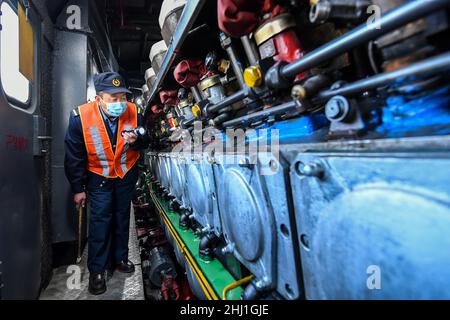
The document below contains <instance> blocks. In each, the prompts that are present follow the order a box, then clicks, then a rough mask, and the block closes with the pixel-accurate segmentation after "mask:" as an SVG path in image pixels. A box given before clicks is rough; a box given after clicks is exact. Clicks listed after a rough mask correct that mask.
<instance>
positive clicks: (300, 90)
mask: <svg viewBox="0 0 450 320" xmlns="http://www.w3.org/2000/svg"><path fill="white" fill-rule="evenodd" d="M291 97H292V98H293V99H295V100H303V99H305V97H306V90H305V88H304V87H303V86H301V85H295V86H293V87H292V90H291Z"/></svg>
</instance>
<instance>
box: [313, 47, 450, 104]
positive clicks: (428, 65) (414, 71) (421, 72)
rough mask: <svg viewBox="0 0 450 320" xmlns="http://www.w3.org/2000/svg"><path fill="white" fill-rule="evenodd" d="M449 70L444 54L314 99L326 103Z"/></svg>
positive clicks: (446, 54)
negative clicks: (411, 77) (400, 81)
mask: <svg viewBox="0 0 450 320" xmlns="http://www.w3.org/2000/svg"><path fill="white" fill-rule="evenodd" d="M449 68H450V53H444V54H441V55H438V56H436V57H433V58H429V59H427V60H425V61H421V62H417V63H415V64H412V65H409V66H407V67H405V68H401V69H398V70H395V71H391V72H387V73H382V74H379V75H376V76H373V77H370V78H366V79H363V80H359V81H356V82H354V83H351V84H348V85H345V86H343V87H341V88H339V89H335V90H326V91H322V92H321V93H319V95H318V97H317V98H316V99H314V101H317V102H320V101H325V100H328V99H330V98H332V97H334V96H338V95H339V96H350V95H354V94H358V93H361V92H365V91H368V90H372V89H375V88H378V87H381V86H384V85H387V84H389V83H392V82H394V81H396V80H398V79H403V78H407V77H410V76H425V75H432V74H434V73H441V72H444V71H445V69H449Z"/></svg>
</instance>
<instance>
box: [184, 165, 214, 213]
mask: <svg viewBox="0 0 450 320" xmlns="http://www.w3.org/2000/svg"><path fill="white" fill-rule="evenodd" d="M200 169H201V168H200V165H196V164H191V165H189V169H188V173H187V179H186V181H187V184H188V194H189V200H190V202H191V206H192V210H193V211H194V212H195V213H197V214H199V215H200V216H205V215H206V214H208V213H209V212H211V211H210V210H211V205H210V202H209V192H208V190H207V189H206V186H205V183H204V181H203V176H202V174H201V172H200Z"/></svg>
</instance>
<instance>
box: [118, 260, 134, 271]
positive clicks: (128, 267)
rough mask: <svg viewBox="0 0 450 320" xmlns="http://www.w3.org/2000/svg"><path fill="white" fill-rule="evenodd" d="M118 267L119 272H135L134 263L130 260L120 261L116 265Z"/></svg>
mask: <svg viewBox="0 0 450 320" xmlns="http://www.w3.org/2000/svg"><path fill="white" fill-rule="evenodd" d="M116 269H117V271H119V272H123V273H133V272H134V264H133V263H132V262H131V261H130V260H127V261H120V262H119V263H118V264H117V265H116Z"/></svg>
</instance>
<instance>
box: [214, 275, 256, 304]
mask: <svg viewBox="0 0 450 320" xmlns="http://www.w3.org/2000/svg"><path fill="white" fill-rule="evenodd" d="M252 278H253V275H250V276H248V277H245V278H243V279H241V280H238V281H236V282H233V283H231V284H229V285H227V286H226V287H225V288H224V289H223V291H222V300H227V293H228V292H229V291H231V290H233V289H234V288H236V287H239V286H240V285H243V284H246V283H247V282H250V280H252Z"/></svg>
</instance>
